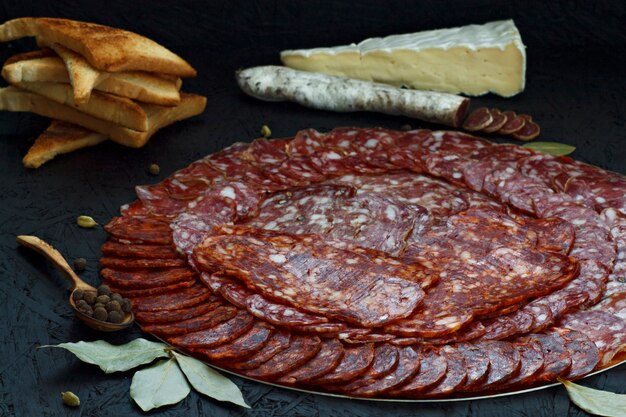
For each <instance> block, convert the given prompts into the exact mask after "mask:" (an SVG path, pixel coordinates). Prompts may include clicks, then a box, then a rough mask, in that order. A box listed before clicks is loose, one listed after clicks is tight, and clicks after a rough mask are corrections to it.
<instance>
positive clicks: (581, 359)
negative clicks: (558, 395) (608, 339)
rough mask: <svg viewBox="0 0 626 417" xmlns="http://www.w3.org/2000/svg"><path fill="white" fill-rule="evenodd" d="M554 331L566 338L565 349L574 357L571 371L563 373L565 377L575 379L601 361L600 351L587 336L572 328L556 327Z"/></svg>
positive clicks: (591, 369)
mask: <svg viewBox="0 0 626 417" xmlns="http://www.w3.org/2000/svg"><path fill="white" fill-rule="evenodd" d="M552 332H554V333H557V334H558V335H559V336H561V337H562V338H563V339H564V340H565V349H567V350H568V351H569V353H570V357H571V358H572V366H571V368H570V370H569V372H567V374H565V375H563V377H564V378H565V379H568V380H570V381H573V380H576V379H579V378H581V377H582V376H584V375H586V374H588V373H589V372H591V371H593V370H594V369H595V367H596V365H597V364H598V362H599V361H600V352H599V350H598V348H597V347H596V345H595V344H594V343H593V342H592V341H591V340H589V338H588V337H587V336H585V335H584V334H583V333H582V332H579V331H577V330H572V329H563V328H554V329H552Z"/></svg>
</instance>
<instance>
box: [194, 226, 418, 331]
mask: <svg viewBox="0 0 626 417" xmlns="http://www.w3.org/2000/svg"><path fill="white" fill-rule="evenodd" d="M222 230H223V231H225V232H226V231H227V230H226V229H222ZM231 230H232V232H230V233H231V234H228V235H218V236H212V237H209V238H207V239H206V240H205V241H204V242H203V243H202V244H201V245H199V246H198V247H197V248H196V249H195V250H194V256H193V259H194V262H195V263H196V265H197V266H198V267H199V268H201V269H204V270H208V271H213V272H224V273H227V274H229V275H232V276H237V278H239V279H241V280H244V282H245V283H246V285H247V286H248V287H251V288H256V289H257V290H258V291H260V292H261V293H262V294H263V295H265V296H267V297H268V298H273V299H275V300H278V301H280V302H284V303H286V304H289V305H292V306H294V307H296V308H299V309H302V310H305V311H308V312H311V313H315V314H324V315H327V316H329V317H335V318H338V319H341V320H345V321H348V322H351V323H354V324H357V325H359V326H362V327H375V326H379V325H382V324H385V323H386V322H389V321H393V320H397V319H398V318H402V317H406V316H408V315H409V314H411V313H412V312H413V310H414V309H415V308H416V306H417V305H418V303H419V302H420V301H421V299H422V298H423V291H422V290H421V288H420V286H419V285H418V284H415V283H412V282H409V281H406V280H404V279H401V278H395V277H388V276H381V275H378V274H375V273H372V272H371V271H370V268H371V267H372V266H371V265H369V264H364V263H362V262H359V263H358V264H354V265H353V264H351V263H350V258H351V253H350V252H349V251H345V250H340V249H337V248H334V247H331V246H328V245H325V244H324V243H322V242H320V240H319V238H317V237H312V236H308V237H298V236H294V235H291V236H290V235H285V234H274V235H272V234H270V233H269V232H264V234H263V233H260V232H259V231H255V230H254V229H246V228H239V229H231ZM258 258H262V259H265V260H266V262H265V263H263V264H261V265H259V264H258V263H257V262H256V261H255V260H256V259H258ZM296 258H297V260H298V262H293V261H291V260H295V259H296ZM300 265H306V267H305V268H303V267H302V266H300ZM217 268H219V269H217ZM322 271H324V272H325V274H324V275H322V274H321V272H322ZM278 277H280V279H279V278H278ZM383 289H384V290H383ZM338 294H341V297H340V298H339V297H338ZM374 306H376V307H374Z"/></svg>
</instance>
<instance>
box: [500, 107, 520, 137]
mask: <svg viewBox="0 0 626 417" xmlns="http://www.w3.org/2000/svg"><path fill="white" fill-rule="evenodd" d="M502 114H503V115H504V116H506V123H504V125H503V126H502V127H501V128H500V129H499V130H498V133H500V134H502V135H510V134H511V133H515V132H517V131H518V130H520V129H521V128H523V127H524V124H526V119H524V118H523V117H521V116H519V115H517V114H516V113H515V112H513V111H510V110H507V111H505V112H502Z"/></svg>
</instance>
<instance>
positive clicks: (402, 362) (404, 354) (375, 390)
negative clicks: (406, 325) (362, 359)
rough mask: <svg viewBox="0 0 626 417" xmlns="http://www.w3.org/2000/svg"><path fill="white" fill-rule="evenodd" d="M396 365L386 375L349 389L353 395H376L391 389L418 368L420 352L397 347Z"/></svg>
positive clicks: (412, 374)
mask: <svg viewBox="0 0 626 417" xmlns="http://www.w3.org/2000/svg"><path fill="white" fill-rule="evenodd" d="M399 351H400V352H399V358H398V365H397V366H396V368H395V369H394V370H393V372H391V373H389V374H388V375H386V376H384V377H383V376H381V377H379V378H378V379H375V380H374V381H373V382H371V383H370V384H368V385H364V386H362V387H360V388H356V389H354V390H352V391H349V392H348V394H349V395H352V396H355V397H376V396H379V395H382V394H385V393H386V392H388V391H391V390H392V389H394V388H395V387H398V386H400V385H402V384H404V383H405V382H406V381H408V380H410V379H411V377H413V376H414V375H415V374H416V373H417V372H418V371H419V368H420V354H419V351H416V350H415V349H414V348H413V347H411V346H406V347H403V348H400V349H399Z"/></svg>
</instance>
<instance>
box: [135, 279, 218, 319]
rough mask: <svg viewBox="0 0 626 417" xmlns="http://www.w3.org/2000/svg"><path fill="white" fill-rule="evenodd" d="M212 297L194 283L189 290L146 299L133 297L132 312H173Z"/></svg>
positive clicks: (201, 286) (207, 291)
mask: <svg viewBox="0 0 626 417" xmlns="http://www.w3.org/2000/svg"><path fill="white" fill-rule="evenodd" d="M211 297H212V294H211V291H209V290H208V289H207V288H206V287H205V286H204V285H202V284H200V283H196V284H195V285H194V286H192V287H190V288H185V289H182V290H176V291H170V292H166V293H164V294H158V295H153V296H148V297H135V298H133V299H132V302H133V310H134V311H135V312H138V311H161V310H175V309H181V308H186V307H191V306H194V305H196V304H200V303H201V302H203V301H206V300H208V299H210V298H211Z"/></svg>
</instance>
